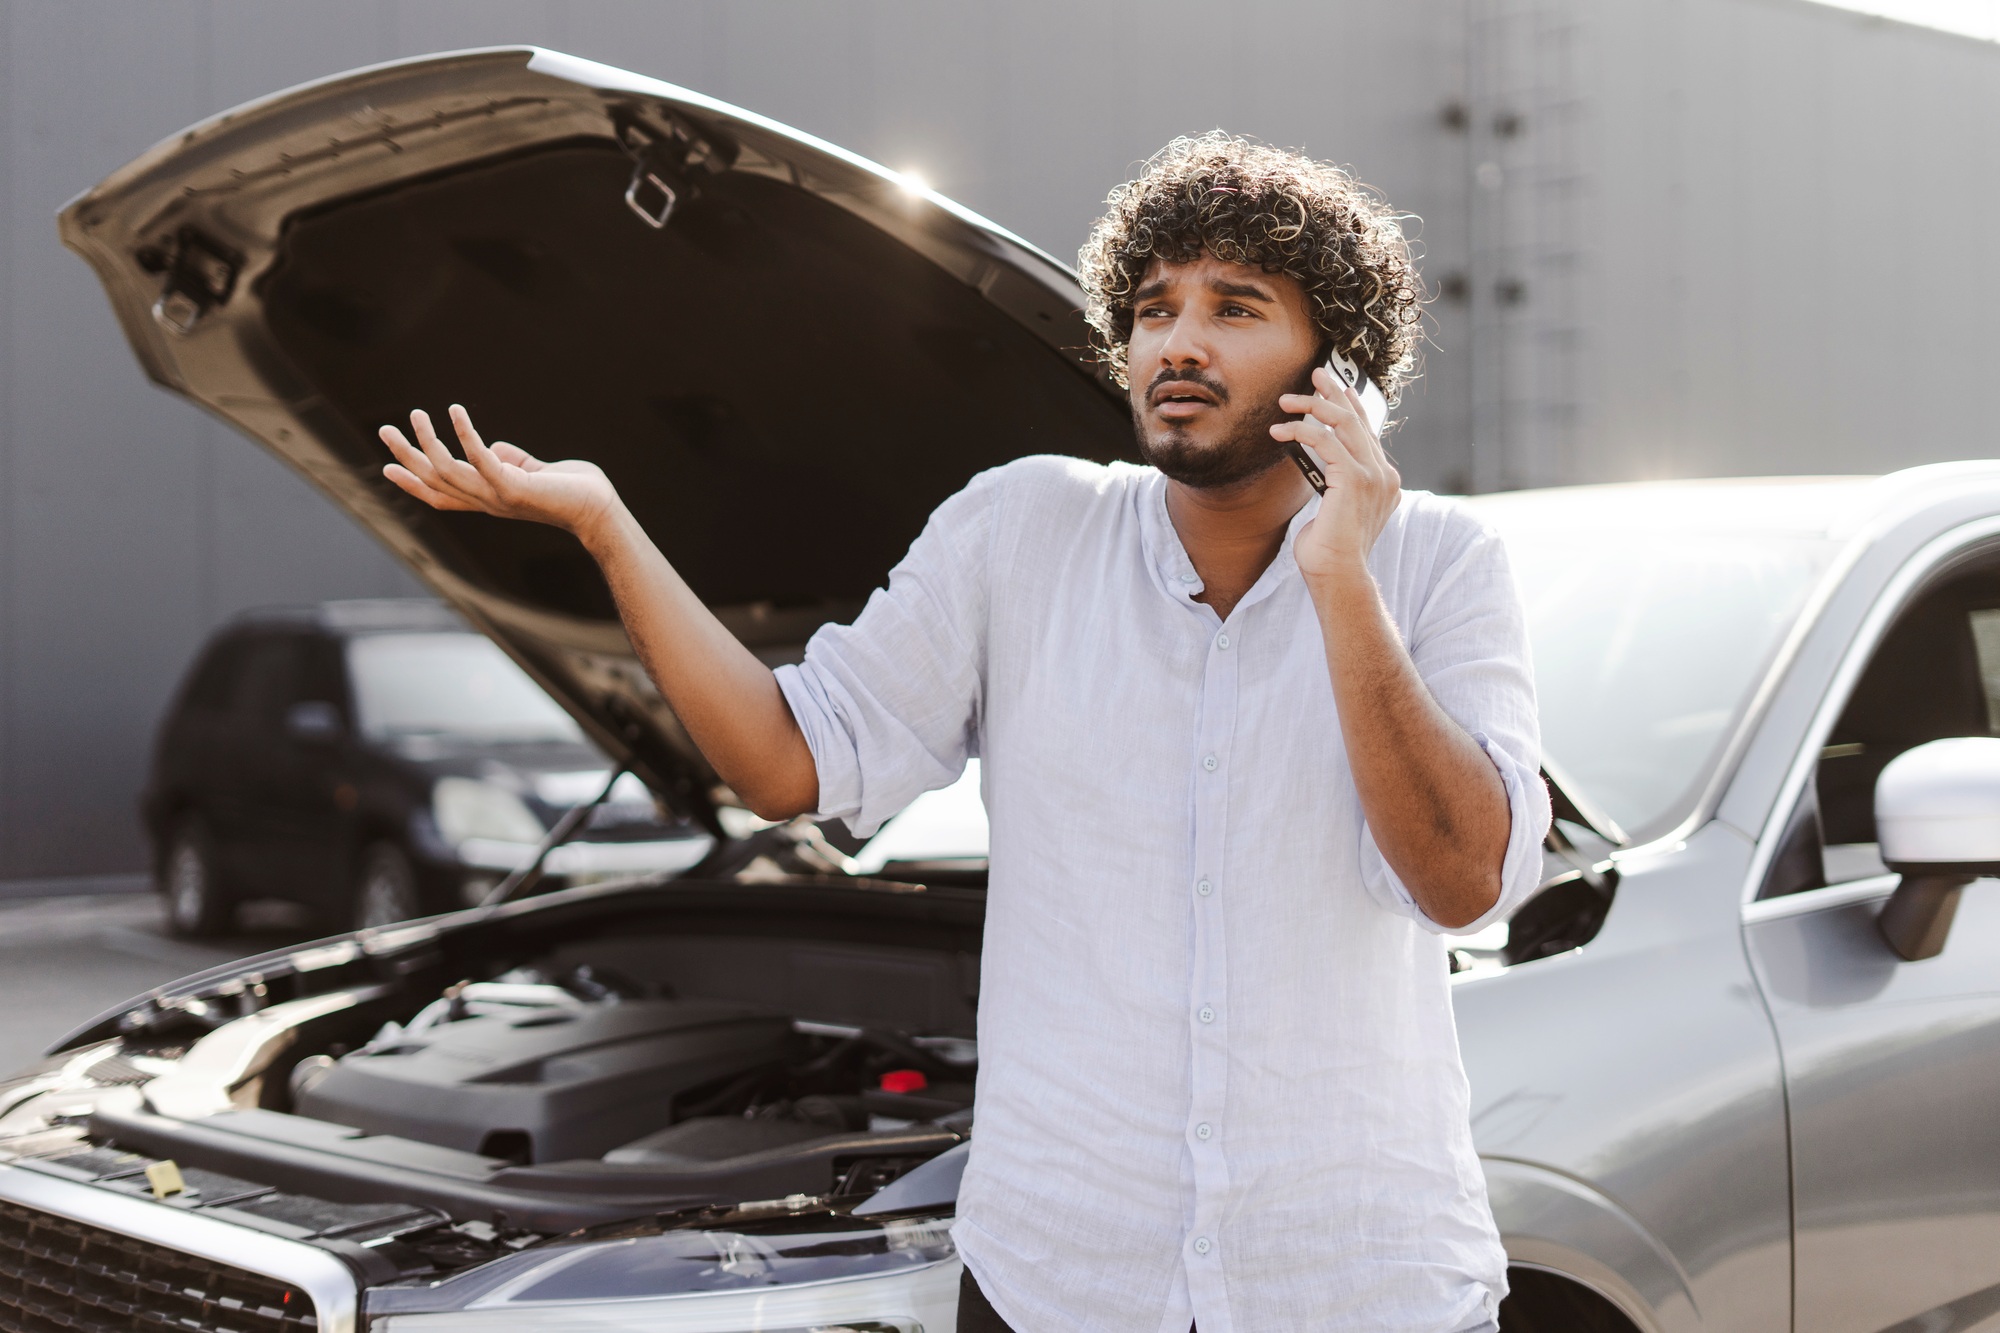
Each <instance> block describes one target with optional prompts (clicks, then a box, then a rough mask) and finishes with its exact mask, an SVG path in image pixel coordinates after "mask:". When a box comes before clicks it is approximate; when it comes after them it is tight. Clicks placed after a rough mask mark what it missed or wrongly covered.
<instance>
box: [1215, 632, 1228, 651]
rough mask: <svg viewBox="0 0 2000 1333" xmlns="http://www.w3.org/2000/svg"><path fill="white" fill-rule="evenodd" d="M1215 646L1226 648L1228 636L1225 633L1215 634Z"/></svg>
mask: <svg viewBox="0 0 2000 1333" xmlns="http://www.w3.org/2000/svg"><path fill="white" fill-rule="evenodd" d="M1215 646H1216V647H1218V648H1227V647H1228V646H1229V636H1228V635H1227V634H1218V635H1216V636H1215Z"/></svg>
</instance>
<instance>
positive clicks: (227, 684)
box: [184, 638, 243, 714]
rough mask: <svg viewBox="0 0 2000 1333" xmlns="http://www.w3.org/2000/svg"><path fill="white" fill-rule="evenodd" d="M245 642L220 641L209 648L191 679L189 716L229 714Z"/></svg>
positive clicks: (238, 640)
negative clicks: (192, 714) (194, 714)
mask: <svg viewBox="0 0 2000 1333" xmlns="http://www.w3.org/2000/svg"><path fill="white" fill-rule="evenodd" d="M242 665H243V641H242V640H241V639H237V638H228V639H223V640H220V641H219V642H216V643H214V644H211V645H210V646H209V649H208V651H207V652H206V653H205V654H203V655H202V659H201V661H200V662H198V663H196V665H195V669H194V672H193V673H192V674H191V675H190V676H189V677H188V686H187V695H186V700H185V704H184V707H185V708H186V710H187V711H188V712H190V713H209V714H215V713H226V712H228V711H229V706H230V703H231V702H232V701H233V700H234V698H235V695H236V683H237V681H238V679H239V678H240V677H241V675H242V671H241V668H242Z"/></svg>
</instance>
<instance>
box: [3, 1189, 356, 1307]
mask: <svg viewBox="0 0 2000 1333" xmlns="http://www.w3.org/2000/svg"><path fill="white" fill-rule="evenodd" d="M318 1327H319V1320H318V1319H317V1318H316V1317H315V1316H314V1314H313V1304H312V1298H311V1297H309V1296H307V1295H306V1293H305V1292H303V1291H301V1290H299V1289H298V1288H296V1287H288V1286H286V1285H285V1284H284V1283H282V1282H279V1281H277V1280H276V1279H274V1278H268V1277H263V1276H261V1275H259V1274H257V1273H251V1272H247V1271H245V1270H244V1269H241V1268H235V1267H232V1266H230V1265H228V1264H219V1263H214V1262H212V1261H210V1260H207V1259H200V1258H197V1257H195V1256H194V1255H191V1254H182V1253H181V1252H180V1251H178V1250H171V1249H168V1248H167V1247H166V1246H164V1245H153V1244H149V1243H148V1242H146V1241H142V1240H133V1239H131V1238H130V1237H128V1236H121V1235H119V1234H117V1233H116V1232H113V1231H105V1230H103V1229H102V1228H99V1227H93V1226H86V1225H84V1224H83V1223H80V1222H71V1221H69V1220H67V1219H66V1218H60V1217H54V1216H51V1215H50V1214H48V1213H44V1212H38V1211H37V1210H35V1209H33V1208H22V1207H20V1206H18V1205H16V1204H11V1203H5V1202H0V1333H169V1331H170V1330H185V1331H186V1333H297V1331H298V1330H304V1329H317V1328H318Z"/></svg>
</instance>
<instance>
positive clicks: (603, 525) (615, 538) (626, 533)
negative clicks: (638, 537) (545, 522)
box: [570, 496, 639, 564]
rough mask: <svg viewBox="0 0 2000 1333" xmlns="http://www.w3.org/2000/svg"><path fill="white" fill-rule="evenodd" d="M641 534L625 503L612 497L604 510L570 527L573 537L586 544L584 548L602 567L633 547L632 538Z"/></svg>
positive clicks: (636, 521)
mask: <svg viewBox="0 0 2000 1333" xmlns="http://www.w3.org/2000/svg"><path fill="white" fill-rule="evenodd" d="M638 531H639V522H638V520H637V519H635V518H633V517H632V511H631V510H629V509H627V508H626V507H625V503H624V501H622V500H620V499H618V498H617V497H616V496H613V497H612V499H611V501H610V502H609V503H608V504H606V505H605V506H604V507H603V508H601V509H599V510H597V511H595V512H594V513H592V514H591V515H590V516H589V517H588V518H586V519H584V520H583V521H581V522H579V523H577V524H575V525H574V526H572V527H571V528H570V535H572V536H573V537H575V538H576V539H577V540H578V541H579V542H582V543H583V549H584V550H586V551H588V552H590V554H591V556H592V558H593V559H595V560H596V561H597V562H598V563H599V564H603V563H604V562H605V561H606V560H609V559H613V558H615V557H616V556H617V555H618V554H619V552H620V551H622V550H624V549H625V548H626V547H628V546H629V545H630V544H631V539H632V537H633V535H634V534H635V533H637V532H638Z"/></svg>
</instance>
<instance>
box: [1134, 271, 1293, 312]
mask: <svg viewBox="0 0 2000 1333" xmlns="http://www.w3.org/2000/svg"><path fill="white" fill-rule="evenodd" d="M1166 290H1167V280H1166V279H1165V278H1155V279H1153V280H1152V281H1151V282H1149V283H1147V284H1146V285H1145V286H1143V287H1141V288H1140V289H1139V290H1138V291H1136V292H1133V293H1132V304H1134V305H1138V304H1140V303H1142V302H1145V301H1150V300H1152V299H1153V298H1154V297H1156V296H1161V295H1164V294H1165V292H1166ZM1208 290H1209V291H1211V292H1213V293H1215V294H1216V295H1217V296H1238V297H1243V298H1245V299H1248V300H1252V301H1264V302H1267V303H1269V302H1274V301H1276V300H1277V299H1278V298H1277V297H1276V296H1273V295H1272V294H1271V293H1270V292H1269V291H1267V290H1265V289H1264V288H1262V287H1259V286H1258V285H1257V284H1256V283H1254V282H1227V281H1216V282H1211V283H1209V284H1208Z"/></svg>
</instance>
